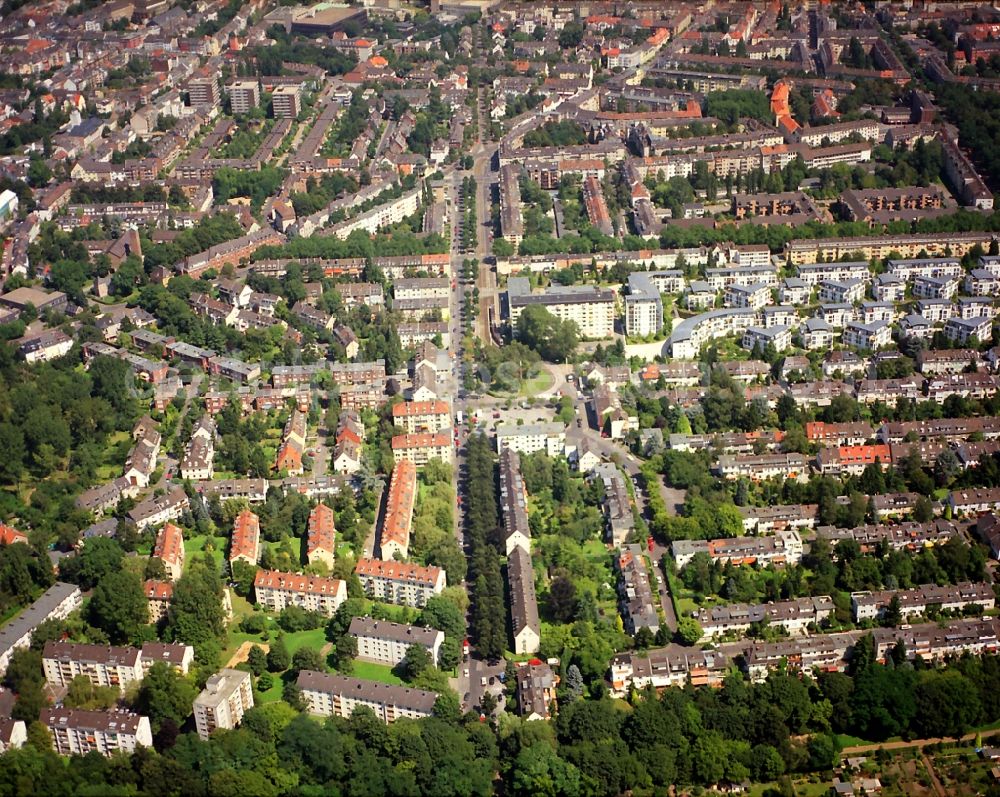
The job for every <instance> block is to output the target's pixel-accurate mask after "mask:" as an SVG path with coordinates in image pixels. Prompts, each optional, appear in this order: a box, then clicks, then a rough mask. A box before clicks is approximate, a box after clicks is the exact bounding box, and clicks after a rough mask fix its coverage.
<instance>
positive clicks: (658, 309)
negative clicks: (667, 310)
mask: <svg viewBox="0 0 1000 797" xmlns="http://www.w3.org/2000/svg"><path fill="white" fill-rule="evenodd" d="M661 329H663V301H662V300H661V299H660V291H659V290H658V289H657V288H656V286H655V285H654V284H653V280H652V278H651V277H650V275H649V274H648V273H647V272H644V271H633V272H632V273H631V274H629V276H628V293H627V294H626V296H625V334H626V335H628V336H629V337H642V336H645V335H655V334H657V333H658V332H659V331H660V330H661Z"/></svg>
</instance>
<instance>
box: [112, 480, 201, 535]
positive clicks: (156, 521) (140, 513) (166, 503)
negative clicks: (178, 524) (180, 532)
mask: <svg viewBox="0 0 1000 797" xmlns="http://www.w3.org/2000/svg"><path fill="white" fill-rule="evenodd" d="M190 508H191V502H190V501H189V500H188V497H187V494H186V493H185V492H184V488H183V487H175V488H174V489H173V490H171V491H170V492H169V493H165V494H164V495H160V496H154V497H153V498H148V499H146V500H145V501H143V502H142V503H140V504H136V505H135V507H134V508H133V509H132V510H130V511H129V513H128V518H129V520H131V521H132V523H134V524H135V527H136V528H137V529H138V530H139V531H145V530H146V529H148V528H152V527H153V526H158V525H160V524H161V523H166V522H167V521H168V520H177V518H179V517H180V516H181V515H182V514H183V513H184V511H185V510H187V509H190Z"/></svg>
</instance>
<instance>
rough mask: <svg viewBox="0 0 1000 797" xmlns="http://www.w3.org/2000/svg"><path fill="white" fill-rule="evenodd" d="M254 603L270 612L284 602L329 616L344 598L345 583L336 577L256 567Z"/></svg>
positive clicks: (345, 593)
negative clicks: (255, 599) (258, 568)
mask: <svg viewBox="0 0 1000 797" xmlns="http://www.w3.org/2000/svg"><path fill="white" fill-rule="evenodd" d="M253 589H254V595H255V596H256V598H257V603H259V604H260V605H261V606H264V607H266V608H268V609H270V610H271V611H273V612H280V611H282V610H284V609H285V607H287V606H300V607H301V608H303V609H305V610H306V611H310V612H319V613H320V614H322V615H324V616H325V617H333V614H334V612H336V611H337V608H338V607H339V606H340V604H342V603H343V602H344V601H345V600H347V584H345V583H344V582H343V581H341V580H340V579H339V578H322V577H320V576H303V575H299V574H297V573H282V572H280V571H278V570H258V571H257V575H256V576H255V577H254V580H253Z"/></svg>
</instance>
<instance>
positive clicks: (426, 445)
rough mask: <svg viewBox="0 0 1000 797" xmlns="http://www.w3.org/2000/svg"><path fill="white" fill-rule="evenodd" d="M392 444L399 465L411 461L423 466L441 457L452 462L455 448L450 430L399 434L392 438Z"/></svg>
mask: <svg viewBox="0 0 1000 797" xmlns="http://www.w3.org/2000/svg"><path fill="white" fill-rule="evenodd" d="M390 444H391V446H392V456H393V459H394V460H395V462H396V464H397V465H398V464H400V463H403V462H410V463H412V464H413V465H414V466H416V467H421V466H423V465H426V464H427V463H428V462H430V461H431V460H432V459H439V460H441V461H442V462H443V463H445V464H446V465H450V464H451V462H452V453H453V449H452V442H451V434H449V433H448V432H438V433H436V434H431V433H430V432H424V433H420V434H398V435H396V436H395V437H393V438H392V441H391V443H390Z"/></svg>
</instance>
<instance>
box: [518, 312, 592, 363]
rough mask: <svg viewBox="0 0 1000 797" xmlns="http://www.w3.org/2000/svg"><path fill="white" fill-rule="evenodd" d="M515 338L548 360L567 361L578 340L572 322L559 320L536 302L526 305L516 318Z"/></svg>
mask: <svg viewBox="0 0 1000 797" xmlns="http://www.w3.org/2000/svg"><path fill="white" fill-rule="evenodd" d="M516 332H517V337H518V339H519V340H520V341H521V342H523V343H524V344H525V345H526V346H528V347H529V348H532V349H534V350H535V351H537V352H538V353H539V354H540V355H541V356H542V357H543V358H544V359H546V360H548V361H549V362H567V361H568V360H569V358H570V357H571V356H572V355H573V353H574V352H575V351H576V347H577V345H578V343H579V342H580V332H579V328H578V327H577V325H576V322H574V321H569V320H566V321H563V320H561V319H559V318H556V316H554V315H552V313H550V312H549V311H548V310H546V309H545V308H544V307H542V306H540V305H530V306H528V307H526V308H525V309H524V310H523V311H522V312H521V315H520V316H519V317H518V319H517V328H516Z"/></svg>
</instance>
